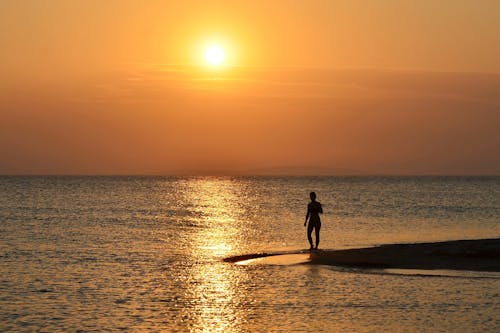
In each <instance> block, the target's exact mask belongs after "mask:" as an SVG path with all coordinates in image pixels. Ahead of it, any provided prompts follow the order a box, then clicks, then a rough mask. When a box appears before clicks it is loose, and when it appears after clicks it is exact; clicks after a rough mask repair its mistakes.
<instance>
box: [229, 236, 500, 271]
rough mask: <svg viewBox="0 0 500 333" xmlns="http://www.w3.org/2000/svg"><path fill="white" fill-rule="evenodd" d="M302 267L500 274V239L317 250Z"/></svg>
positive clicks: (235, 258)
mask: <svg viewBox="0 0 500 333" xmlns="http://www.w3.org/2000/svg"><path fill="white" fill-rule="evenodd" d="M295 253H304V252H303V251H301V252H295ZM285 254H292V253H291V252H287V253H256V254H246V255H240V256H233V257H228V258H224V259H223V261H225V262H231V263H238V262H242V261H246V260H251V259H257V258H264V257H269V256H280V255H285ZM305 263H306V264H310V265H329V266H341V267H357V268H377V269H388V268H399V269H422V270H436V269H443V270H462V271H485V272H500V238H492V239H478V240H454V241H445V242H432V243H410V244H385V245H380V246H375V247H368V248H359V249H345V250H320V251H319V253H318V254H317V255H311V256H310V260H309V261H307V262H305Z"/></svg>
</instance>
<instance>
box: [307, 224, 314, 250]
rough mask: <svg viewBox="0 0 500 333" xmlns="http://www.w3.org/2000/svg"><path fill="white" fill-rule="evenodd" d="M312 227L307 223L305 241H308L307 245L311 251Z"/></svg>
mask: <svg viewBox="0 0 500 333" xmlns="http://www.w3.org/2000/svg"><path fill="white" fill-rule="evenodd" d="M313 228H314V225H313V224H312V223H311V222H310V221H309V223H308V224H307V240H308V241H309V245H311V249H312V248H313V240H312V231H313Z"/></svg>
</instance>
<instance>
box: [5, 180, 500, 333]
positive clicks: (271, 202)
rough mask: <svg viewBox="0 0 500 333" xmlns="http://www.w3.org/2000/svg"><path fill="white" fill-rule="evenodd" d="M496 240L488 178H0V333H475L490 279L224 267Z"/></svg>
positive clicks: (488, 311)
mask: <svg viewBox="0 0 500 333" xmlns="http://www.w3.org/2000/svg"><path fill="white" fill-rule="evenodd" d="M313 190H314V191H316V193H317V194H318V200H319V201H320V202H321V203H322V204H323V208H324V211H325V214H324V215H323V217H322V221H323V226H322V231H321V232H322V241H321V244H320V248H323V249H339V248H350V247H363V246H370V245H376V244H382V243H394V242H421V241H439V240H453V239H476V238H493V237H500V178H498V177H488V178H486V177H480V178H472V177H315V178H312V177H309V178H304V177H282V178H273V177H257V178H255V177H236V178H211V177H204V178H168V177H2V178H0V331H4V332H5V331H24V332H31V331H40V332H44V331H45V332H63V331H64V332H76V331H80V332H92V331H94V332H97V331H99V332H100V331H132V332H133V331H151V332H153V331H158V332H160V331H161V332H169V331H171V332H295V331H296V332H336V331H339V332H346V331H356V332H364V331H366V332H369V331H371V332H382V331H385V332H394V331H396V332H398V331H415V332H421V331H447V332H450V331H452V332H455V331H457V332H484V331H490V332H494V331H497V332H498V331H499V330H500V297H499V296H500V279H499V278H496V277H491V276H481V274H480V273H478V274H476V275H472V276H459V277H456V276H455V277H454V276H446V275H444V276H433V277H429V276H419V275H396V274H384V273H370V272H365V271H362V270H347V269H340V268H335V267H327V266H310V265H251V266H241V265H235V264H231V263H225V262H223V261H222V259H223V258H225V257H227V256H231V255H237V254H247V253H255V252H272V251H291V250H300V249H306V248H308V243H307V239H306V235H305V228H304V227H303V221H304V216H305V212H306V205H307V203H308V194H309V192H310V191H313Z"/></svg>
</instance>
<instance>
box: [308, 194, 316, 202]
mask: <svg viewBox="0 0 500 333" xmlns="http://www.w3.org/2000/svg"><path fill="white" fill-rule="evenodd" d="M309 197H311V201H314V200H316V193H315V192H311V193H309Z"/></svg>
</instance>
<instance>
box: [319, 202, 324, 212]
mask: <svg viewBox="0 0 500 333" xmlns="http://www.w3.org/2000/svg"><path fill="white" fill-rule="evenodd" d="M319 212H320V213H321V214H323V206H321V204H319Z"/></svg>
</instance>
